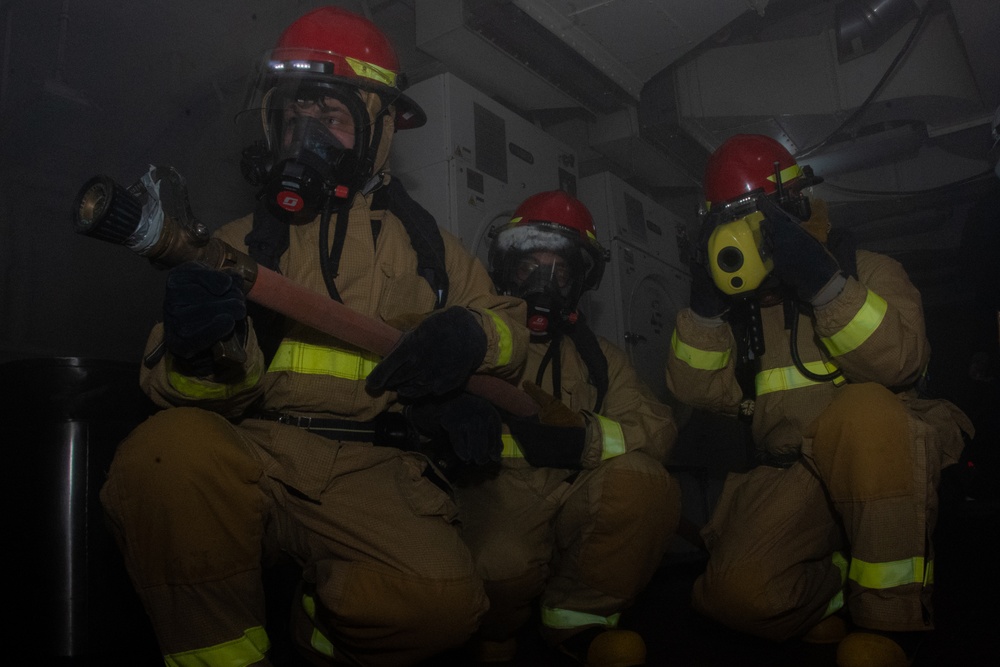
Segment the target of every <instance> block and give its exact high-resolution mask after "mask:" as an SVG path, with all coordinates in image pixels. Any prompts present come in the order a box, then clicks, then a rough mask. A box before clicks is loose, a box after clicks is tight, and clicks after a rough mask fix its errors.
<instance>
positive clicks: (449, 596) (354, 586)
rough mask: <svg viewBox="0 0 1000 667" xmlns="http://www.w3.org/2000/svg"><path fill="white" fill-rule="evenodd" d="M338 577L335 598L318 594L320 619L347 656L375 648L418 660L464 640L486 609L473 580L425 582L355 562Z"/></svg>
mask: <svg viewBox="0 0 1000 667" xmlns="http://www.w3.org/2000/svg"><path fill="white" fill-rule="evenodd" d="M340 576H341V577H343V588H342V589H341V590H340V591H339V592H336V593H334V596H335V597H334V598H331V597H330V596H329V595H324V591H323V590H321V589H318V590H317V593H318V595H319V597H320V598H321V599H322V600H323V602H324V605H325V606H326V609H324V610H322V612H321V614H320V620H321V621H322V622H323V623H324V624H325V625H327V626H328V627H330V628H331V631H332V633H333V635H334V636H333V637H332V639H333V640H334V644H335V645H340V643H342V647H343V649H344V650H345V652H346V653H355V652H357V653H366V654H370V653H371V652H372V651H373V650H377V652H378V653H383V654H386V655H392V656H395V657H394V660H395V659H396V658H398V659H399V661H401V662H408V663H410V662H417V661H419V660H421V659H423V658H425V657H428V656H430V655H434V654H435V653H440V652H442V651H445V650H447V649H450V648H454V647H456V646H459V645H461V644H462V643H464V642H465V641H466V640H468V638H469V637H471V636H472V633H473V632H475V630H476V628H477V627H478V625H479V621H480V619H481V618H482V616H483V614H484V613H485V612H486V610H487V608H488V606H489V604H488V602H487V600H486V593H485V592H484V590H483V586H482V583H481V582H480V581H479V580H478V579H475V578H473V577H469V578H462V579H448V580H444V579H427V578H422V577H418V576H417V575H412V574H411V575H407V574H404V573H401V572H397V571H394V570H387V569H385V568H382V567H379V566H378V565H374V564H354V565H352V566H350V567H349V568H347V569H345V570H344V571H343V572H342V573H341V575H340ZM328 592H329V591H328Z"/></svg>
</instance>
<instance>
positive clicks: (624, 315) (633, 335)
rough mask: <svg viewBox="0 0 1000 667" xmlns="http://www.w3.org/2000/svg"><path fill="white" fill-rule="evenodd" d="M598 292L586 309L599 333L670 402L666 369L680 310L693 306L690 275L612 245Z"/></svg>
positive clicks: (590, 297)
mask: <svg viewBox="0 0 1000 667" xmlns="http://www.w3.org/2000/svg"><path fill="white" fill-rule="evenodd" d="M610 250H611V261H610V263H609V265H608V268H607V271H606V272H605V275H604V279H603V280H602V282H601V286H600V288H599V289H598V290H596V291H594V292H591V293H589V294H588V295H587V297H586V299H585V301H584V302H583V303H582V305H581V307H582V309H583V311H584V313H585V314H586V316H587V318H588V321H589V322H590V323H591V327H592V328H593V329H594V331H595V332H596V333H598V334H600V335H602V336H604V337H605V338H607V339H609V340H611V341H612V342H614V343H616V344H617V345H618V346H619V347H621V348H622V349H623V350H625V352H626V353H627V354H628V357H629V361H630V362H631V363H632V365H633V367H634V368H635V369H636V372H638V374H639V377H640V378H642V379H643V381H645V382H646V384H647V385H648V386H649V388H650V389H651V390H652V391H653V393H654V394H655V395H656V396H657V398H659V399H660V400H662V401H665V402H669V400H670V399H669V392H668V391H667V384H666V377H665V370H666V362H667V351H668V349H669V346H670V336H671V334H672V333H673V330H674V324H675V322H676V320H677V312H678V311H679V310H680V309H682V308H684V307H685V306H686V305H687V295H688V291H689V284H690V279H689V278H688V276H687V274H685V273H682V272H681V271H680V270H678V269H675V268H674V267H672V266H669V265H668V264H665V263H663V262H661V261H659V260H657V259H655V258H654V257H653V256H651V255H649V254H648V253H646V252H644V251H642V250H640V249H638V248H635V247H633V246H630V245H629V244H627V243H622V242H619V241H612V242H611V248H610Z"/></svg>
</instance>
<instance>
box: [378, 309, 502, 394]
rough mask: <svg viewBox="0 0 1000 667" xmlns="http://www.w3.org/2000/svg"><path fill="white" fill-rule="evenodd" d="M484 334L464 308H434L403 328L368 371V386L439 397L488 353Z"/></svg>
mask: <svg viewBox="0 0 1000 667" xmlns="http://www.w3.org/2000/svg"><path fill="white" fill-rule="evenodd" d="M486 345H487V341H486V333H485V332H484V331H483V330H482V327H480V326H479V320H478V319H477V318H476V316H475V315H473V314H472V312H471V311H469V310H468V309H466V308H462V307H461V306H452V307H451V308H448V309H447V310H444V311H441V312H437V313H434V314H432V315H430V316H429V317H427V318H426V319H425V320H423V321H422V322H421V323H420V324H418V325H417V326H416V328H415V329H413V330H412V331H407V332H406V333H404V334H403V335H402V336H401V337H400V339H399V342H397V343H396V346H395V347H394V348H393V349H392V351H391V352H390V353H389V354H388V355H387V356H386V357H385V358H384V359H383V360H382V361H381V362H380V363H379V364H378V365H377V366H376V367H375V368H374V369H372V372H371V373H370V374H369V375H368V380H367V381H366V387H367V389H368V391H369V392H371V393H373V394H378V393H380V392H383V391H385V390H387V389H389V390H393V391H395V392H396V393H397V394H399V396H401V397H403V398H418V397H420V396H427V395H428V394H431V395H434V396H441V395H442V394H447V393H448V392H450V391H453V390H454V389H457V388H459V387H461V386H463V385H464V384H465V382H466V380H468V379H469V376H470V375H472V373H473V372H475V370H476V369H477V368H479V365H480V364H481V363H482V362H483V358H484V357H485V356H486Z"/></svg>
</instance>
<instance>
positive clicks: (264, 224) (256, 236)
mask: <svg viewBox="0 0 1000 667" xmlns="http://www.w3.org/2000/svg"><path fill="white" fill-rule="evenodd" d="M289 239H290V234H289V231H288V224H287V223H285V222H282V221H280V220H278V219H277V218H275V217H274V216H273V215H271V214H270V212H268V210H267V207H266V206H265V205H264V204H263V202H261V203H259V204H258V205H257V208H256V210H254V214H253V227H252V228H251V229H250V233H249V234H247V235H246V237H245V238H244V239H243V241H244V243H246V244H247V254H248V255H250V257H251V259H253V260H254V261H255V262H257V263H258V264H259V265H261V266H263V267H266V268H268V269H271V270H272V271H279V268H278V260H279V259H280V258H281V256H282V255H283V254H285V251H286V250H288V244H289ZM247 315H249V316H250V319H251V320H252V321H253V329H254V333H256V334H257V344H258V345H259V346H260V349H261V351H262V352H263V353H264V363H265V366H267V365H270V363H271V360H272V359H273V358H274V355H275V353H276V352H277V351H278V346H279V345H280V344H281V339H282V338H283V337H284V335H283V334H284V331H283V330H284V328H285V327H284V324H285V317H284V316H283V315H281V314H279V313H276V312H274V311H273V310H271V309H270V308H265V307H264V306H262V305H260V304H258V303H256V302H254V301H249V300H248V301H247Z"/></svg>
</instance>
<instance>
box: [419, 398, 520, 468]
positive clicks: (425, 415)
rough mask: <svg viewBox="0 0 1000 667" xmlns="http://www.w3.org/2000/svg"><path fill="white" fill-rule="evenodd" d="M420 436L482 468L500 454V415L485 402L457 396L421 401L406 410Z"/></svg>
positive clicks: (496, 459)
mask: <svg viewBox="0 0 1000 667" xmlns="http://www.w3.org/2000/svg"><path fill="white" fill-rule="evenodd" d="M406 414H407V416H408V417H409V419H410V422H411V423H412V424H413V426H414V427H415V428H416V429H417V432H418V433H420V434H421V435H424V436H426V437H429V438H431V439H437V438H442V437H443V438H446V439H447V440H448V443H449V444H450V446H451V449H452V450H453V451H454V452H455V455H456V456H458V458H459V459H460V460H461V461H463V462H465V463H474V464H476V465H485V464H487V463H489V462H490V461H494V462H496V461H499V460H500V455H501V454H502V453H503V440H501V433H502V429H501V420H500V413H499V412H497V409H496V408H495V407H493V404H492V403H490V402H489V401H488V400H486V399H485V398H482V397H480V396H476V395H474V394H470V393H468V392H460V393H458V394H457V395H455V396H454V397H453V398H448V399H445V400H434V399H429V400H423V401H420V402H419V403H415V404H413V405H412V406H409V407H408V408H407V409H406Z"/></svg>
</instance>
